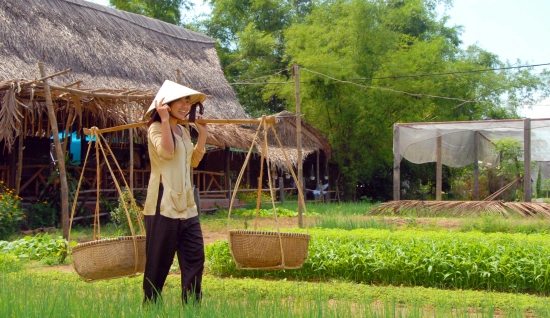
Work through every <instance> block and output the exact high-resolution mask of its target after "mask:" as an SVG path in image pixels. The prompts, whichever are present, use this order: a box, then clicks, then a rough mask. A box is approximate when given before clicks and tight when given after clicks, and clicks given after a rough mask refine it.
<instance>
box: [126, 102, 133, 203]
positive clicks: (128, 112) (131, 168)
mask: <svg viewBox="0 0 550 318" xmlns="http://www.w3.org/2000/svg"><path fill="white" fill-rule="evenodd" d="M126 115H127V117H128V120H127V121H128V124H131V123H132V116H131V113H130V97H129V95H128V96H126ZM129 134H130V135H129V137H128V138H130V140H129V142H130V178H129V179H130V180H129V183H130V193H131V194H132V197H133V196H134V130H133V129H130V133H129Z"/></svg>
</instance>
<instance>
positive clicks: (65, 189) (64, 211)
mask: <svg viewBox="0 0 550 318" xmlns="http://www.w3.org/2000/svg"><path fill="white" fill-rule="evenodd" d="M38 69H39V70H40V76H42V77H46V72H45V70H44V64H43V63H38ZM43 84H44V97H45V98H46V107H47V108H48V117H49V121H50V123H51V127H52V135H53V142H54V145H55V153H56V156H57V164H58V167H59V178H60V181H61V224H62V228H63V237H64V238H65V239H68V237H69V186H68V184H67V172H66V170H65V155H64V154H63V150H62V149H61V141H60V140H59V130H58V128H57V119H56V117H55V109H54V107H53V101H52V94H51V92H50V86H49V84H48V79H44V81H43Z"/></svg>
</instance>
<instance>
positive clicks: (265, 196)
mask: <svg viewBox="0 0 550 318" xmlns="http://www.w3.org/2000/svg"><path fill="white" fill-rule="evenodd" d="M241 189H250V185H248V184H247V185H245V186H242V187H241ZM257 197H258V192H257V191H246V192H244V191H239V192H237V198H238V199H239V201H240V202H244V203H246V204H254V203H256V202H257V201H256V200H257ZM260 200H261V201H260V202H264V203H265V202H271V196H270V195H269V193H267V192H263V191H262V192H261V193H260Z"/></svg>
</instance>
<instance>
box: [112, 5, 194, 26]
mask: <svg viewBox="0 0 550 318" xmlns="http://www.w3.org/2000/svg"><path fill="white" fill-rule="evenodd" d="M109 4H110V5H111V6H112V7H113V8H116V9H119V10H124V11H128V12H133V13H137V14H141V15H145V16H148V17H150V18H154V19H158V20H162V21H164V22H168V23H172V24H176V25H181V11H180V10H181V9H186V10H189V9H190V8H191V7H192V6H193V3H192V2H190V1H189V0H109Z"/></svg>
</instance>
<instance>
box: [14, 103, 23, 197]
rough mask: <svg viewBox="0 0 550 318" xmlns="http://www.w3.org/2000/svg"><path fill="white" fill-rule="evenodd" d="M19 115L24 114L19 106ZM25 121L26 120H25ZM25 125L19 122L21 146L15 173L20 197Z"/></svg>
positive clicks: (16, 189)
mask: <svg viewBox="0 0 550 318" xmlns="http://www.w3.org/2000/svg"><path fill="white" fill-rule="evenodd" d="M19 113H20V114H23V109H22V107H21V105H19ZM23 120H24V119H23ZM23 126H24V124H23V123H22V122H19V129H18V130H19V145H18V156H17V170H16V171H15V193H16V194H17V195H19V191H20V189H21V174H22V173H23V149H25V147H23V136H24V135H25V130H24V129H23Z"/></svg>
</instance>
